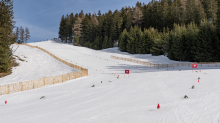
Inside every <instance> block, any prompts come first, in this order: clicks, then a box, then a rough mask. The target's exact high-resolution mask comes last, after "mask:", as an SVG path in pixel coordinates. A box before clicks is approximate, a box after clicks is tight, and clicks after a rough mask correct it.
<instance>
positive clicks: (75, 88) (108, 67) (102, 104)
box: [0, 41, 220, 123]
mask: <svg viewBox="0 0 220 123" xmlns="http://www.w3.org/2000/svg"><path fill="white" fill-rule="evenodd" d="M30 45H34V46H39V47H42V48H44V49H46V50H48V51H50V52H51V53H53V54H54V55H56V56H58V57H59V58H61V59H63V60H66V61H68V62H72V63H74V64H77V65H79V66H82V67H85V68H88V69H89V76H86V77H82V78H78V79H74V80H70V81H68V82H65V83H60V84H56V85H50V86H45V87H42V88H39V89H34V90H29V91H24V92H18V93H13V94H9V95H3V96H0V108H1V109H0V119H1V122H2V123H218V122H220V112H219V110H220V89H219V88H220V84H219V81H220V78H219V72H220V70H219V68H217V67H213V68H211V67H204V68H201V67H200V68H199V72H195V70H196V69H194V70H193V72H192V68H190V67H175V68H174V69H173V68H159V69H157V68H150V67H147V66H144V65H139V64H136V63H132V62H128V61H121V60H115V59H111V58H110V56H111V55H115V56H120V55H122V54H123V55H126V56H128V57H129V58H136V56H135V55H129V54H128V53H121V52H120V51H119V50H118V49H117V48H110V49H105V50H100V51H96V50H92V49H89V48H85V47H77V46H73V45H71V44H65V43H61V42H54V41H45V42H38V43H30ZM26 49H27V48H24V49H23V50H26ZM20 50H21V49H20ZM29 50H30V51H29V52H35V53H34V54H35V55H43V54H40V53H39V52H37V51H35V49H33V48H30V49H29ZM24 53H25V51H24ZM20 55H22V54H20ZM23 55H24V56H25V54H23ZM137 56H138V55H137ZM29 57H30V56H29ZM42 57H44V56H42ZM48 59H49V58H48ZM141 59H144V60H145V61H151V62H153V61H155V62H153V63H173V62H174V61H170V60H169V59H167V58H165V56H150V55H149V57H147V55H146V56H145V57H142V58H141ZM30 60H31V58H30ZM32 60H33V59H32ZM44 61H45V62H46V60H44ZM156 61H157V62H156ZM24 63H25V62H24ZM25 64H28V62H27V63H25ZM34 65H38V66H41V67H40V68H44V67H47V65H49V64H47V65H44V64H43V63H42V62H35V64H34ZM60 65H61V64H60ZM26 67H27V68H26ZM40 68H39V69H32V71H31V70H30V71H29V72H28V73H32V72H33V73H34V72H36V71H38V70H39V71H40ZM49 68H50V67H49ZM49 68H48V69H49ZM19 69H30V68H29V66H28V65H21V66H20V68H19ZM125 69H129V70H130V75H125V78H124V72H125ZM200 70H201V72H200ZM42 72H43V74H44V75H47V73H46V72H44V71H42ZM48 74H49V73H48ZM118 75H119V78H117V77H118ZM17 76H18V78H20V77H19V76H21V75H20V74H17ZM198 77H200V80H199V82H198ZM7 79H11V78H7ZM22 79H27V78H26V77H22ZM101 81H102V83H101ZM92 85H95V87H91V86H92ZM193 85H194V86H195V88H194V89H192V88H191V87H192V86H193ZM185 95H187V96H188V97H189V98H188V99H185V98H184V96H185ZM41 96H45V98H44V99H40V98H41ZM5 100H7V101H8V104H6V105H5V104H4V102H5ZM158 103H159V104H160V107H161V108H160V110H158V109H157V105H158Z"/></svg>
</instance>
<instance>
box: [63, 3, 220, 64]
mask: <svg viewBox="0 0 220 123" xmlns="http://www.w3.org/2000/svg"><path fill="white" fill-rule="evenodd" d="M219 5H220V0H160V1H155V0H152V1H151V2H150V3H148V4H144V3H140V2H137V3H136V6H135V7H123V8H122V9H121V10H120V11H118V10H115V11H114V12H112V11H111V10H109V11H108V12H107V13H105V14H101V11H99V12H98V13H97V14H96V13H94V14H91V13H86V14H84V13H83V11H81V12H80V13H79V14H78V13H76V14H75V15H74V14H73V13H71V14H70V15H66V16H64V15H63V16H62V18H61V22H60V28H59V38H61V39H62V40H63V41H67V40H69V41H72V37H73V36H74V44H75V45H81V46H86V47H90V48H93V49H97V50H99V49H104V48H109V47H112V46H113V44H114V43H115V42H118V43H119V48H120V50H121V51H126V52H129V53H140V54H149V53H150V54H153V55H163V54H166V55H168V57H169V58H170V59H173V60H181V61H220V59H219V58H218V57H217V56H216V57H213V55H214V54H216V53H217V52H218V51H219V49H218V48H217V47H216V46H217V44H218V42H219V40H218V39H220V37H218V34H217V33H218V31H217V30H219V29H218V27H219V24H220V23H219V20H220V19H219V18H220V7H219ZM192 25H193V26H192ZM192 28H193V29H195V30H194V31H195V32H194V33H189V32H190V30H191V29H192ZM186 30H187V31H186ZM201 33H207V34H206V35H204V34H201ZM211 33H212V34H211ZM192 34H194V35H193V36H192ZM214 35H215V37H213V36H214ZM190 36H192V37H191V38H186V37H190ZM201 36H206V37H203V38H201ZM210 36H211V37H210ZM212 38H214V39H212ZM202 39H203V41H202ZM192 40H194V41H192ZM213 40H215V41H213ZM202 42H203V43H202ZM205 42H210V43H205ZM213 43H217V44H213ZM203 45H204V46H203ZM208 45H209V46H208ZM204 47H205V48H208V47H209V48H208V49H209V50H208V49H204ZM210 48H211V49H212V52H211V51H210ZM214 52H215V53H214ZM211 54H213V55H211ZM206 55H207V56H206ZM205 56H206V58H205Z"/></svg>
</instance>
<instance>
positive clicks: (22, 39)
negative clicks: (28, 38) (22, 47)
mask: <svg viewBox="0 0 220 123" xmlns="http://www.w3.org/2000/svg"><path fill="white" fill-rule="evenodd" d="M19 35H20V40H21V43H24V29H23V28H22V26H21V27H20V34H19Z"/></svg>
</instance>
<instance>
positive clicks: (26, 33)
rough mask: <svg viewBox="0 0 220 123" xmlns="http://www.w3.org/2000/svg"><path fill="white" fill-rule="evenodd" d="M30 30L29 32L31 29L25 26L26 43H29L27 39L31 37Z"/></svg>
mask: <svg viewBox="0 0 220 123" xmlns="http://www.w3.org/2000/svg"><path fill="white" fill-rule="evenodd" d="M30 37H31V36H30V32H29V29H28V28H27V27H26V28H25V32H24V40H25V43H27V41H28V40H29V39H30Z"/></svg>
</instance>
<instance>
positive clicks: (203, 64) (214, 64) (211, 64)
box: [111, 55, 220, 68]
mask: <svg viewBox="0 0 220 123" xmlns="http://www.w3.org/2000/svg"><path fill="white" fill-rule="evenodd" d="M111 58H113V59H117V60H124V61H130V62H134V63H137V64H142V65H146V66H149V67H158V68H168V67H182V66H185V67H192V63H190V62H186V63H184V62H182V63H172V64H154V63H150V62H144V61H140V60H136V59H131V58H123V57H117V56H113V55H111ZM197 66H198V67H199V66H201V67H220V62H197Z"/></svg>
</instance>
